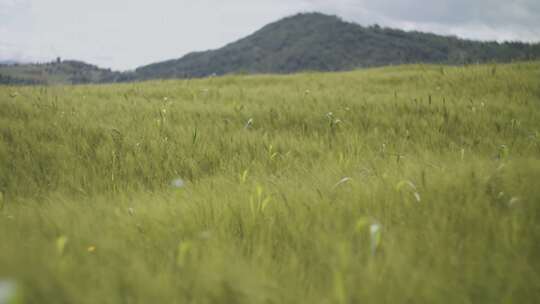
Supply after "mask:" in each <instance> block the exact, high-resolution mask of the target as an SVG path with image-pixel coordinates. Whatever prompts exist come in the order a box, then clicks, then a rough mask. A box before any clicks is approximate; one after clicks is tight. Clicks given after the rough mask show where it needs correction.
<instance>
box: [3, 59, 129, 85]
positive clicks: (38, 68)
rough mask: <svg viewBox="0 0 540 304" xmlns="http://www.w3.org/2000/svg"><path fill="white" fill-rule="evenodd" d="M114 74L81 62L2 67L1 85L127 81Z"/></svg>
mask: <svg viewBox="0 0 540 304" xmlns="http://www.w3.org/2000/svg"><path fill="white" fill-rule="evenodd" d="M127 75H128V73H124V74H123V73H120V72H113V71H111V70H110V69H102V68H99V67H97V66H95V65H91V64H87V63H84V62H80V61H73V60H66V61H56V62H50V63H40V64H37V63H36V64H9V65H7V64H5V65H0V84H49V85H50V84H83V83H104V82H116V81H120V80H125V77H126V76H127Z"/></svg>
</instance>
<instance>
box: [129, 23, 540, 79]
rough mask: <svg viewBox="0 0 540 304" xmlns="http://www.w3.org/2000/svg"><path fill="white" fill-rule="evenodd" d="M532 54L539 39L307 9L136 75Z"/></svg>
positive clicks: (537, 52)
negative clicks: (474, 37)
mask: <svg viewBox="0 0 540 304" xmlns="http://www.w3.org/2000/svg"><path fill="white" fill-rule="evenodd" d="M534 58H540V45H539V44H536V45H530V44H525V43H519V42H511V43H497V42H478V41H470V40H463V39H459V38H456V37H446V36H439V35H435V34H428V33H420V32H405V31H402V30H397V29H390V28H381V27H379V26H377V25H375V26H370V27H363V26H361V25H358V24H355V23H350V22H345V21H343V20H341V19H340V18H338V17H336V16H328V15H324V14H320V13H307V14H298V15H295V16H291V17H288V18H284V19H282V20H280V21H277V22H275V23H272V24H269V25H267V26H265V27H263V28H262V29H261V30H259V31H257V32H255V33H254V34H252V35H250V36H248V37H246V38H244V39H241V40H239V41H236V42H234V43H231V44H229V45H226V46H225V47H223V48H220V49H217V50H210V51H205V52H196V53H191V54H188V55H186V56H184V57H182V58H180V59H175V60H168V61H164V62H160V63H155V64H150V65H147V66H143V67H140V68H138V69H137V70H136V73H137V77H138V78H139V79H151V78H183V77H204V76H208V75H213V74H217V75H222V74H228V73H241V72H247V73H292V72H298V71H307V70H314V71H340V70H352V69H356V68H363V67H373V66H384V65H394V64H404V63H444V64H464V63H476V62H488V61H496V62H509V61H512V60H527V59H534Z"/></svg>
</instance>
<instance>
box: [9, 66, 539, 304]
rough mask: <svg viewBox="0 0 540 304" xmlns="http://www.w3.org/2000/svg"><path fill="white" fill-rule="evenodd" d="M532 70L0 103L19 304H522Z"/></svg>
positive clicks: (527, 290)
mask: <svg viewBox="0 0 540 304" xmlns="http://www.w3.org/2000/svg"><path fill="white" fill-rule="evenodd" d="M539 131H540V63H538V62H535V63H517V64H511V65H497V66H491V65H483V66H468V67H442V66H403V67H393V68H382V69H371V70H365V71H356V72H350V73H327V74H319V73H308V74H301V75H292V76H228V77H220V78H210V79H204V80H184V81H155V82H145V83H133V84H122V85H102V86H74V87H63V86H58V87H0V191H1V192H0V193H1V196H0V280H2V278H4V280H9V281H10V282H16V283H17V285H18V288H17V293H18V295H16V299H15V300H14V301H16V302H22V303H537V302H538V301H539V300H540V135H539Z"/></svg>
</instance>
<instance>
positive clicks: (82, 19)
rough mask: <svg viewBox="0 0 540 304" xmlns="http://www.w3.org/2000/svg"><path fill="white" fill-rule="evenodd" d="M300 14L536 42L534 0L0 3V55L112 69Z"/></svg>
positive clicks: (217, 42) (212, 43)
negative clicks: (80, 62) (78, 61)
mask: <svg viewBox="0 0 540 304" xmlns="http://www.w3.org/2000/svg"><path fill="white" fill-rule="evenodd" d="M301 11H321V12H324V13H330V14H337V15H339V16H342V17H343V18H344V19H346V20H349V21H354V22H357V23H360V24H364V25H368V24H373V23H378V24H381V25H384V26H391V27H398V28H402V29H406V30H422V31H431V32H436V33H441V34H451V35H457V36H461V37H465V38H474V39H483V40H527V41H540V30H539V29H540V1H538V0H506V1H505V0H468V1H467V0H433V1H426V0H377V1H374V0H258V1H252V0H231V1H219V0H199V1H191V0H154V1H144V0H115V1H110V0H92V1H86V0H47V1H43V0H0V59H13V58H15V59H18V58H23V59H25V60H40V61H42V60H48V59H52V58H54V57H56V56H61V57H64V58H73V59H81V60H85V61H88V62H91V63H94V64H98V65H101V66H105V67H112V68H115V69H131V68H135V67H136V66H139V65H142V64H146V63H150V62H155V61H160V60H164V59H170V58H177V57H180V56H182V55H184V54H186V53H188V52H190V51H195V50H204V49H209V48H216V47H220V46H222V45H224V44H226V43H228V42H230V41H233V40H236V39H238V38H241V37H243V36H245V35H248V34H250V33H252V32H254V31H255V30H257V29H258V28H260V27H262V26H263V25H265V24H267V23H269V22H271V21H275V20H276V19H279V18H281V17H284V16H286V15H290V14H294V13H297V12H301Z"/></svg>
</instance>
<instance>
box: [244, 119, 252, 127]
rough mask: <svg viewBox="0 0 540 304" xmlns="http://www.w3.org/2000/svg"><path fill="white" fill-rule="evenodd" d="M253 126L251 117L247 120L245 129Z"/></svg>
mask: <svg viewBox="0 0 540 304" xmlns="http://www.w3.org/2000/svg"><path fill="white" fill-rule="evenodd" d="M252 126H253V118H250V119H249V120H248V121H247V123H246V125H245V126H244V129H249V128H251V127H252Z"/></svg>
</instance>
